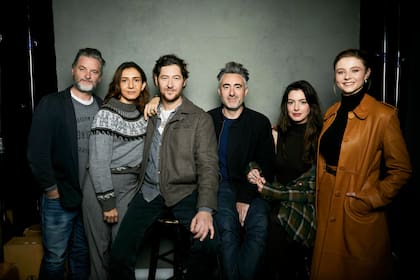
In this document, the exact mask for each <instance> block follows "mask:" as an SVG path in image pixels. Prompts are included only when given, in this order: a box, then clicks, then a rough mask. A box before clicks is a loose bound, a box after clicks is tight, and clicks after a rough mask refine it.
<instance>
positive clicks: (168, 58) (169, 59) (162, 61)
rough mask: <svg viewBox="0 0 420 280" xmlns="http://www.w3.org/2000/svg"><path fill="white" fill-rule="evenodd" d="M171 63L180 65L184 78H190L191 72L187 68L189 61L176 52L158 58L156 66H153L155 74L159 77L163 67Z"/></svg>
mask: <svg viewBox="0 0 420 280" xmlns="http://www.w3.org/2000/svg"><path fill="white" fill-rule="evenodd" d="M169 65H178V66H179V68H181V74H182V77H183V78H184V80H186V79H188V74H189V72H188V70H187V63H186V62H185V61H184V60H183V59H181V58H179V57H178V56H176V55H175V54H166V55H163V56H161V57H159V59H158V60H156V64H155V67H153V76H154V77H159V74H160V70H161V69H162V67H164V66H169Z"/></svg>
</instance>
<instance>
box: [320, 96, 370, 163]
mask: <svg viewBox="0 0 420 280" xmlns="http://www.w3.org/2000/svg"><path fill="white" fill-rule="evenodd" d="M364 95H365V88H363V89H362V90H360V91H359V92H358V93H356V94H353V95H343V94H342V95H341V105H340V108H338V111H337V116H336V118H335V120H334V121H333V123H332V124H331V126H330V127H329V128H328V129H327V130H326V131H325V133H324V135H323V136H322V138H321V139H320V141H321V142H320V147H319V149H320V153H321V154H322V155H323V156H324V158H325V161H326V163H327V164H328V165H332V166H337V165H338V159H339V157H340V149H341V142H342V140H343V135H344V130H345V129H346V126H347V116H348V112H350V111H353V110H354V109H355V108H356V107H357V105H359V104H360V101H361V100H362V98H363V96H364Z"/></svg>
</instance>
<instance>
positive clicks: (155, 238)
mask: <svg viewBox="0 0 420 280" xmlns="http://www.w3.org/2000/svg"><path fill="white" fill-rule="evenodd" d="M159 250H160V234H159V231H158V230H154V231H153V233H152V240H151V247H150V262H149V275H148V278H147V279H148V280H155V278H156V270H157V263H158V259H159Z"/></svg>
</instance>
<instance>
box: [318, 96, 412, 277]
mask: <svg viewBox="0 0 420 280" xmlns="http://www.w3.org/2000/svg"><path fill="white" fill-rule="evenodd" d="M339 107H340V102H338V103H336V104H334V105H332V106H331V107H330V108H329V109H328V110H327V112H326V114H325V119H324V127H323V130H322V132H321V135H320V139H321V138H322V136H323V134H324V132H325V131H326V130H327V129H328V127H329V126H330V125H331V124H332V122H333V121H334V119H335V117H336V115H337V110H338V108H339ZM318 149H319V147H318ZM318 154H319V153H318ZM381 161H382V163H383V164H384V166H385V170H386V173H385V174H384V175H385V176H382V175H381V176H380V166H381ZM411 173H412V170H411V164H410V159H409V155H408V152H407V148H406V144H405V141H404V139H403V136H402V133H401V130H400V123H399V120H398V114H397V110H396V108H395V107H393V106H390V105H387V104H384V103H381V102H378V101H377V100H375V99H374V98H373V97H371V96H369V95H367V94H366V95H365V96H364V97H363V99H362V101H361V103H360V104H359V105H358V106H357V107H356V108H355V109H354V110H353V111H351V112H349V113H348V121H347V127H346V129H345V131H344V135H343V140H342V144H341V151H340V157H339V162H338V169H337V174H336V176H335V179H334V176H333V175H330V174H328V173H326V171H325V160H324V158H323V157H322V155H320V154H319V156H318V163H317V178H316V179H317V185H316V188H317V191H316V202H315V204H316V211H317V234H316V240H315V248H314V254H313V262H312V272H311V279H317V280H329V279H333V280H337V279H340V280H345V279H357V280H360V279H388V278H389V277H390V275H391V274H390V268H391V267H392V265H391V261H392V259H391V250H390V240H389V234H388V225H387V220H386V212H385V207H386V206H387V205H388V204H389V203H390V202H391V201H392V199H393V197H395V195H396V194H397V192H398V191H399V189H400V188H401V187H402V186H404V185H405V184H406V183H407V181H408V180H409V178H410V176H411ZM347 192H355V193H356V195H357V198H352V197H347V196H346V193H347Z"/></svg>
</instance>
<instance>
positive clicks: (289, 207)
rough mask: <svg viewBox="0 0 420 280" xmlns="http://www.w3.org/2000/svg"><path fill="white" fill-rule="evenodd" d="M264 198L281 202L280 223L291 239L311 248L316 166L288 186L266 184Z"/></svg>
mask: <svg viewBox="0 0 420 280" xmlns="http://www.w3.org/2000/svg"><path fill="white" fill-rule="evenodd" d="M261 194H262V195H263V197H265V198H268V199H272V200H280V201H281V202H280V203H281V206H280V209H279V212H278V214H277V219H278V221H279V223H280V224H281V225H282V226H283V227H284V228H285V230H286V232H287V233H288V234H289V235H290V236H291V238H292V239H293V240H295V241H297V242H299V243H301V244H303V245H304V246H306V247H308V248H311V247H312V246H313V243H314V240H315V231H316V219H315V206H314V200H315V166H314V165H313V166H312V167H311V169H309V171H307V172H305V173H304V174H302V175H301V176H299V177H298V178H297V179H295V180H293V181H291V182H290V183H288V184H286V185H280V184H278V183H275V184H272V185H270V184H266V185H265V186H264V188H263V190H262V192H261Z"/></svg>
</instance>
